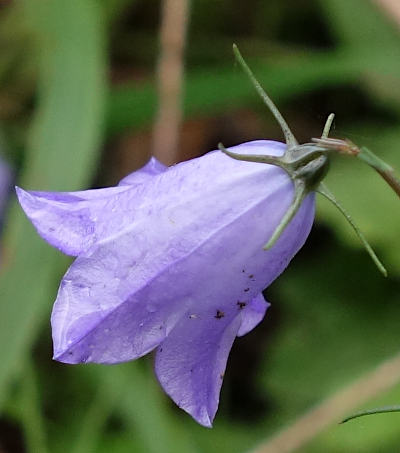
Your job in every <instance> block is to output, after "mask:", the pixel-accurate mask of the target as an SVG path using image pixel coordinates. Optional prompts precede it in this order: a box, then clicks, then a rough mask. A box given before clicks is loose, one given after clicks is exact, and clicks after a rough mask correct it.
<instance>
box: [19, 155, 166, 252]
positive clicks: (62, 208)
mask: <svg viewBox="0 0 400 453" xmlns="http://www.w3.org/2000/svg"><path fill="white" fill-rule="evenodd" d="M165 169H166V167H165V166H164V165H163V164H161V163H160V162H158V161H157V160H156V159H155V158H151V159H150V161H149V162H148V163H147V164H146V165H145V166H144V167H143V168H141V169H139V170H137V171H135V172H133V173H131V174H130V175H128V176H127V177H126V178H124V179H123V180H122V181H121V182H120V184H121V186H117V187H111V188H106V189H94V190H85V191H77V192H28V191H25V190H23V189H21V188H20V187H17V188H16V191H17V196H18V199H19V202H20V204H21V206H22V208H23V209H24V211H25V213H26V215H27V216H28V217H29V219H30V220H31V222H32V223H33V225H34V226H35V228H36V229H37V231H38V233H39V234H40V236H42V237H43V239H45V240H46V241H47V242H49V243H50V244H51V245H53V246H54V247H57V248H58V249H60V250H61V251H62V252H64V253H66V254H67V255H73V256H76V255H79V254H80V253H82V252H83V251H85V250H88V249H89V248H90V247H91V246H92V245H93V244H94V243H96V242H98V241H100V240H103V239H105V238H106V237H108V236H111V235H114V234H115V233H116V232H117V231H118V230H119V229H123V228H125V227H126V226H127V225H129V224H131V223H132V222H134V221H135V220H136V215H137V213H138V212H139V210H140V208H142V203H141V202H140V192H141V187H140V186H141V185H142V184H143V183H144V182H146V181H148V180H149V178H151V177H152V176H154V175H156V174H159V173H161V172H164V171H165Z"/></svg>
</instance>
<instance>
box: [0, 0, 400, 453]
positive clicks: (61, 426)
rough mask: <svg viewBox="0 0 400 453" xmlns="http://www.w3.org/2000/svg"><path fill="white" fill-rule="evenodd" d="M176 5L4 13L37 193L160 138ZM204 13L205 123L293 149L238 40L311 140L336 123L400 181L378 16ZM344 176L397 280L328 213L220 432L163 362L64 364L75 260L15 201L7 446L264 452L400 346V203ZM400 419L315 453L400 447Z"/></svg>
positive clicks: (257, 6)
mask: <svg viewBox="0 0 400 453" xmlns="http://www.w3.org/2000/svg"><path fill="white" fill-rule="evenodd" d="M159 6H160V5H159V2H156V1H153V0H151V1H149V0H146V1H144V0H136V1H127V0H69V1H67V2H66V1H63V0H53V1H52V2H49V1H48V2H43V1H41V0H22V1H21V2H15V3H13V2H10V3H9V4H8V6H5V7H3V8H2V9H0V23H1V26H0V48H1V49H2V52H1V53H0V121H1V125H0V127H1V133H2V135H4V139H5V142H6V145H7V146H6V149H5V154H6V155H7V157H8V158H9V160H10V161H11V162H12V163H13V164H14V166H15V168H16V172H17V174H18V184H20V185H23V186H24V187H27V188H32V189H40V190H74V189H78V188H85V187H88V186H90V185H91V184H92V183H93V181H94V180H95V178H97V179H96V180H99V181H100V182H101V178H102V177H103V176H104V175H103V174H102V172H103V173H104V172H105V173H107V168H106V169H105V170H104V166H105V164H104V162H109V161H111V162H113V156H114V152H115V149H116V148H117V147H118V143H119V141H120V140H123V138H124V137H125V136H126V135H128V134H130V135H133V136H135V134H139V133H143V131H144V132H146V131H148V130H149V129H150V128H151V124H152V120H153V118H154V114H155V109H156V102H157V98H156V91H155V85H154V80H155V73H154V70H155V62H156V58H157V49H158V43H157V29H158V22H159V10H160V8H159ZM191 6H192V10H191V26H190V31H189V38H188V43H187V73H186V81H185V93H186V94H185V99H184V114H185V118H186V119H188V120H190V121H197V122H199V124H200V123H201V122H202V121H205V120H213V121H216V122H217V123H218V121H219V120H220V119H221V118H222V119H226V118H232V117H235V116H237V117H239V118H240V117H241V115H242V114H243V113H245V112H247V111H249V110H252V111H254V112H255V113H256V115H257V118H260V119H261V120H260V122H262V124H263V128H260V130H259V134H260V137H253V138H261V137H264V138H274V139H281V137H280V135H278V134H279V132H278V130H277V129H276V128H275V129H274V127H275V126H270V123H272V121H273V120H272V118H271V115H270V114H269V113H268V112H266V110H265V109H264V107H263V106H262V104H261V103H260V101H259V99H257V97H256V95H255V94H254V92H253V89H252V87H251V86H250V85H249V83H248V81H247V80H246V78H245V77H244V76H243V75H242V73H241V72H240V71H239V70H238V68H237V67H236V66H235V65H234V63H233V58H232V55H231V44H232V42H237V43H238V45H239V46H240V47H241V50H242V53H243V54H244V55H245V56H247V59H248V62H249V64H250V65H251V66H252V68H253V70H254V72H255V73H256V74H257V76H258V78H259V80H260V82H261V83H262V84H263V85H264V87H265V88H266V89H267V91H268V92H269V94H270V95H271V97H272V98H273V99H274V100H275V101H276V102H277V103H278V105H279V106H280V108H281V111H282V112H283V113H284V114H285V113H286V115H285V116H287V118H288V121H289V123H290V124H291V125H292V128H293V130H294V132H295V134H296V135H297V136H298V138H299V139H300V140H302V141H306V140H309V139H310V137H312V136H318V135H319V134H320V133H321V130H322V126H323V123H324V119H325V117H326V115H327V114H328V113H330V112H331V111H335V113H336V115H337V117H336V118H337V120H336V130H334V131H333V132H332V135H333V136H338V137H348V138H350V139H351V140H353V141H354V142H355V143H357V144H360V145H366V146H368V147H369V148H370V149H372V150H373V151H374V152H376V154H378V155H380V156H382V157H383V158H384V159H385V160H386V161H387V162H389V163H391V164H392V165H393V166H394V167H397V168H398V169H399V170H400V151H399V149H400V127H399V121H400V95H399V93H400V92H399V90H398V86H399V82H400V33H399V31H398V28H397V29H396V26H395V24H394V23H392V22H390V20H389V19H388V18H387V17H386V16H385V15H384V14H383V12H382V11H381V10H380V9H379V8H378V6H377V5H376V3H374V2H372V1H367V0H351V1H348V0H320V1H317V0H314V1H313V0H299V1H298V2H292V1H289V0H285V1H280V0H273V1H269V2H256V1H250V0H249V1H247V2H244V3H243V4H242V5H241V6H239V5H238V3H235V4H234V2H233V1H228V0H221V1H218V2H215V1H210V0H207V1H206V0H202V1H200V0H193V1H192V5H191ZM264 128H265V129H264ZM264 131H271V132H270V134H269V133H268V132H264ZM229 134H231V135H229ZM239 134H242V135H243V139H242V141H244V140H245V139H246V138H248V134H249V133H248V132H246V131H245V130H240V132H238V133H236V134H233V133H232V132H227V131H226V128H225V129H224V128H222V130H221V135H220V136H219V135H218V136H217V137H216V139H215V144H216V143H217V141H219V140H223V141H224V143H225V144H226V145H229V144H233V142H234V141H235V140H236V141H237V140H238V139H239V138H240V137H238V135H239ZM211 136H213V137H214V136H215V133H214V135H212V134H210V137H211ZM230 140H231V142H229V141H230ZM239 141H240V140H239ZM102 144H107V146H104V148H103V149H102V147H101V145H102ZM215 144H213V145H212V146H214V147H215ZM203 151H204V152H206V151H208V149H204V150H203ZM135 152H137V153H143V154H145V151H144V150H140V149H137V150H135ZM114 165H117V164H116V163H115V161H114ZM332 167H333V168H332V171H331V173H330V175H329V178H328V185H329V186H330V188H331V189H332V190H333V191H334V192H335V194H336V195H337V197H338V198H339V199H341V200H342V202H343V204H344V205H345V206H346V207H347V209H348V210H349V212H351V213H352V215H353V217H354V218H355V220H356V221H357V222H358V223H359V225H360V227H361V228H362V229H363V230H364V232H365V234H366V236H367V237H368V238H369V239H370V241H371V243H372V245H373V246H374V247H375V248H376V250H377V253H378V254H379V255H380V256H381V258H382V259H383V261H384V262H385V264H386V265H387V267H388V269H389V275H390V276H389V279H387V280H384V279H383V278H381V276H380V275H379V274H378V272H377V271H376V270H375V269H374V267H373V265H372V263H371V262H370V261H369V259H368V257H367V255H366V253H364V252H363V251H362V249H361V248H360V244H359V242H358V240H357V238H356V237H355V235H354V234H353V233H352V231H351V230H350V229H349V227H348V226H347V224H346V222H345V221H344V219H342V218H341V217H340V215H339V214H338V212H336V211H335V210H334V209H333V208H332V207H331V206H329V205H328V203H326V202H325V201H324V200H318V208H319V212H318V223H317V226H316V228H315V231H314V233H313V234H312V235H311V237H310V239H309V241H308V243H307V245H306V246H305V247H304V249H303V250H302V251H301V253H300V254H299V255H298V256H297V257H296V258H295V260H294V261H293V263H292V264H291V266H290V268H289V269H288V270H287V271H286V272H285V274H284V275H283V276H282V277H281V278H280V279H279V280H278V281H277V282H276V283H274V285H273V286H272V287H271V288H269V289H268V290H267V296H268V298H269V299H270V300H271V301H272V302H273V306H272V308H271V309H270V312H269V314H268V316H267V318H266V319H265V321H264V323H263V324H262V325H261V326H259V328H258V329H257V330H256V331H254V332H253V333H251V334H250V335H248V336H247V337H245V338H243V339H240V340H239V341H237V342H236V344H235V346H234V349H233V352H232V355H231V358H230V363H229V364H228V368H227V373H226V378H225V383H224V386H223V391H222V395H221V408H220V412H219V415H218V416H217V419H216V422H215V427H214V428H213V429H212V430H206V429H204V428H202V427H200V426H197V425H196V424H195V423H194V422H193V421H192V420H191V419H190V418H189V417H188V416H186V415H185V414H184V413H182V412H181V411H179V410H178V409H176V408H175V407H174V406H173V404H172V403H171V402H170V401H169V400H168V399H167V398H166V396H164V395H163V394H162V392H161V390H160V389H159V388H158V386H157V383H156V379H155V378H154V377H153V376H152V371H151V365H150V361H149V360H148V359H142V360H141V361H139V362H134V363H128V364H123V365H118V366H113V367H106V366H76V367H69V366H66V365H62V364H57V363H55V362H52V361H51V360H50V357H51V344H50V332H49V328H48V317H49V313H50V310H51V303H52V301H53V299H54V296H55V293H56V290H57V285H58V281H59V278H60V276H61V275H62V273H63V272H64V270H65V269H66V265H67V264H68V262H69V260H67V259H66V258H65V257H62V256H61V254H59V253H58V252H56V251H55V250H53V249H51V248H50V247H49V246H48V245H47V244H45V243H44V242H43V241H41V239H40V238H38V237H37V235H36V234H35V232H34V231H33V228H32V227H31V225H30V224H29V223H28V221H27V220H26V219H25V218H24V216H23V214H22V213H21V211H20V209H18V207H17V206H16V203H15V200H14V199H13V200H12V201H11V203H10V209H9V212H8V215H7V219H6V223H5V228H4V235H3V239H2V242H3V254H4V263H2V269H1V275H0V298H1V299H0V319H1V329H0V357H1V362H0V407H1V409H2V415H1V418H0V449H2V451H3V450H4V451H6V452H20V451H28V452H35V453H36V452H43V453H46V452H51V453H53V452H55V453H57V452H60V453H61V452H65V451H68V452H73V453H86V452H109V451H114V452H115V453H119V452H132V451H134V452H154V453H156V452H157V453H161V452H171V453H172V452H174V453H175V452H177V453H179V452H184V453H187V452H215V451H218V452H221V453H224V452H227V453H228V452H229V453H234V452H238V453H239V452H244V451H247V450H248V449H250V448H252V447H254V446H255V445H257V443H258V442H260V441H261V440H265V439H266V438H267V437H268V436H269V435H272V434H273V433H274V432H275V431H276V430H278V429H281V428H282V427H283V426H285V425H286V424H288V423H290V422H291V421H294V420H295V419H296V417H298V416H299V415H301V414H302V413H303V412H304V411H305V410H307V409H309V408H310V407H312V406H313V405H315V404H317V403H318V401H320V400H321V399H323V398H324V397H326V396H327V395H330V394H331V393H332V392H334V391H335V390H337V389H339V388H341V387H343V386H345V385H346V384H348V383H350V382H352V381H353V380H354V379H355V378H356V377H359V376H361V375H362V374H363V373H366V372H368V370H371V369H372V368H373V367H374V366H376V365H377V364H379V363H380V362H381V361H383V360H384V359H385V358H387V357H390V356H391V355H392V354H394V353H396V352H397V351H398V350H400V347H399V346H400V341H399V333H398V319H400V312H399V302H400V300H399V299H400V296H399V295H400V291H399V281H400V280H399V279H400V255H399V250H400V234H399V230H400V228H399V227H400V209H399V205H398V200H397V199H396V197H395V195H394V194H392V193H391V192H390V190H389V189H388V187H387V186H386V185H385V184H384V183H383V182H382V181H380V180H379V178H378V176H376V175H375V174H374V173H373V172H372V171H371V170H370V169H368V168H364V167H363V166H362V165H361V164H360V163H358V162H351V161H348V160H346V159H345V158H338V159H336V160H335V161H334V162H333V165H332ZM100 168H103V170H102V171H100V170H99V169H100ZM124 171H125V172H126V171H127V169H124V168H121V169H120V172H121V173H123V172H124ZM105 179H106V177H105ZM399 392H400V388H395V389H393V390H392V391H391V392H390V394H388V395H377V398H376V400H375V401H371V402H370V404H369V405H368V406H370V407H372V406H377V405H380V404H387V403H395V402H398V401H399V398H400V393H399ZM368 406H367V407H368ZM357 409H358V408H354V410H357ZM398 423H399V417H398V416H397V415H396V414H392V415H385V416H377V417H369V418H368V420H364V419H361V420H358V421H354V422H352V423H349V424H347V425H344V426H342V425H337V426H333V427H332V428H331V429H329V430H327V432H326V433H323V434H322V435H321V436H319V437H318V438H316V439H315V440H314V441H313V442H312V443H311V444H310V445H307V446H306V447H304V448H303V449H302V450H301V451H304V452H320V451H324V452H332V453H333V452H345V451H358V452H366V453H369V452H375V451H379V452H392V451H397V449H398V442H399V435H398Z"/></svg>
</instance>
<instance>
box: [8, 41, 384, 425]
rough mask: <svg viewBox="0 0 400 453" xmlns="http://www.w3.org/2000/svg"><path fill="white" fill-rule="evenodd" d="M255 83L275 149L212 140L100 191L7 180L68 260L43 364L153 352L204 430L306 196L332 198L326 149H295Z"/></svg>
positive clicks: (305, 230)
mask: <svg viewBox="0 0 400 453" xmlns="http://www.w3.org/2000/svg"><path fill="white" fill-rule="evenodd" d="M235 52H236V55H237V57H238V59H239V61H240V62H241V64H242V66H244V68H245V69H246V71H247V72H248V73H249V75H250V76H251V77H253V76H252V74H251V71H250V70H249V69H248V67H247V65H246V64H245V63H244V61H243V59H241V56H240V54H239V53H238V51H237V49H236V50H235ZM253 78H254V77H253ZM253 81H254V80H253ZM255 83H256V87H257V89H258V90H259V92H261V94H262V96H263V98H264V100H265V101H266V102H267V104H268V105H269V107H270V108H271V110H272V111H273V112H274V114H275V116H276V117H277V118H278V120H279V122H280V124H281V126H282V129H283V131H284V134H285V137H286V144H284V143H279V142H273V141H268V140H259V141H253V142H248V143H243V144H241V145H238V146H236V147H232V148H230V149H225V148H224V147H223V145H220V150H221V151H223V152H220V151H213V152H210V153H208V154H206V155H204V156H202V157H200V158H197V159H192V160H190V161H187V162H182V163H180V164H178V165H175V166H173V167H170V168H167V167H165V166H164V165H162V164H161V163H159V162H157V161H156V160H155V159H154V158H153V159H151V160H150V161H149V162H148V164H147V165H145V167H143V168H142V169H140V170H138V171H137V172H134V173H132V174H131V175H128V176H127V177H126V178H124V179H123V180H122V181H121V182H120V184H119V185H118V186H116V187H111V188H106V189H97V190H87V191H81V192H64V193H54V192H27V191H24V190H22V189H20V188H17V194H18V198H19V201H20V204H21V206H22V208H23V209H24V211H25V213H26V214H27V216H28V217H29V219H30V220H31V221H32V223H33V224H34V226H35V228H36V229H37V231H38V233H39V234H40V235H41V236H42V237H43V238H44V239H45V240H46V241H48V242H49V243H50V244H52V245H53V246H55V247H57V248H59V249H60V250H61V251H63V252H64V253H66V254H70V255H73V256H76V257H77V258H76V260H75V261H74V263H73V264H72V265H71V267H70V268H69V269H68V271H67V272H66V274H65V275H64V277H63V279H62V281H61V284H60V287H59V290H58V294H57V299H56V302H55V304H54V308H53V313H52V317H51V323H52V332H53V342H54V358H55V359H56V360H59V361H61V362H65V363H71V364H77V363H86V362H97V363H106V364H111V363H118V362H123V361H127V360H134V359H137V358H139V357H141V356H143V355H145V354H147V353H149V352H151V351H153V350H155V351H156V358H155V371H156V374H157V377H158V379H159V381H160V384H161V386H162V387H163V389H164V390H165V391H166V393H167V394H168V395H169V396H170V397H171V398H172V399H173V400H174V401H175V402H176V404H177V405H178V406H179V407H181V408H182V409H184V410H185V411H186V412H188V413H189V414H190V415H191V416H192V417H193V418H194V419H195V420H196V421H197V422H198V423H200V424H202V425H204V426H208V427H210V426H211V425H212V421H213V419H214V416H215V413H216V411H217V408H218V402H219V392H220V388H221V385H222V380H223V376H224V372H225V367H226V362H227V359H228V355H229V352H230V349H231V346H232V343H233V341H234V339H235V338H236V336H242V335H245V334H246V333H248V332H249V331H251V330H252V329H253V328H254V327H255V326H256V325H257V324H258V323H259V322H260V321H261V320H262V319H263V317H264V315H265V312H266V310H267V308H268V306H269V303H268V302H267V301H266V300H265V299H264V296H263V294H262V291H263V290H264V289H265V288H266V287H267V286H268V285H269V284H270V283H271V282H272V281H274V280H275V279H276V278H277V277H278V276H279V275H280V274H281V273H282V272H283V270H284V269H285V268H286V267H287V265H288V264H289V262H290V260H291V259H292V258H293V256H294V255H295V254H296V253H297V251H298V250H299V249H300V248H301V247H302V245H303V244H304V242H305V240H306V238H307V236H308V234H309V232H310V229H311V226H312V223H313V220H314V210H315V196H314V192H315V191H319V192H321V193H324V194H325V195H326V196H328V198H330V199H332V200H333V198H332V195H331V194H330V193H329V192H328V191H327V190H326V189H325V188H324V187H323V186H322V185H321V184H322V183H321V181H322V179H323V177H324V176H325V174H326V171H327V169H328V164H329V153H330V152H332V148H330V147H329V146H328V145H327V144H326V142H324V143H309V144H305V145H299V144H298V143H297V141H296V139H295V138H294V136H293V134H292V133H291V131H290V129H289V127H288V126H287V124H286V122H285V121H284V120H283V118H282V117H281V115H280V114H279V112H278V111H277V109H276V108H275V106H274V105H273V104H272V102H271V101H270V100H269V98H268V97H267V95H266V94H265V93H264V92H263V90H262V88H261V87H260V86H259V85H258V84H257V82H255ZM260 90H261V91H260ZM332 119H333V117H332V116H331V117H330V118H329V119H328V123H327V126H326V128H325V132H324V134H323V135H322V139H323V140H327V134H328V130H329V127H330V124H331V122H332ZM357 231H358V230H357ZM358 234H359V235H360V234H361V233H359V232H358ZM361 238H362V239H363V236H362V235H361ZM368 247H369V246H368ZM369 252H370V254H371V256H372V257H373V258H374V260H375V261H376V262H378V263H379V261H378V260H377V258H376V256H375V255H374V253H373V252H372V250H371V249H369ZM379 265H380V264H379ZM380 266H381V265H380ZM382 268H383V267H382Z"/></svg>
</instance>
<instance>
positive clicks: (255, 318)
mask: <svg viewBox="0 0 400 453" xmlns="http://www.w3.org/2000/svg"><path fill="white" fill-rule="evenodd" d="M244 303H245V302H239V307H240V308H241V307H243V316H242V323H241V325H240V328H239V332H238V334H237V335H238V337H242V336H243V335H246V334H247V333H249V332H250V331H251V330H253V329H254V327H256V326H257V325H258V324H259V323H260V322H261V321H262V320H263V319H264V316H265V312H266V311H267V309H268V308H269V306H270V305H271V304H270V303H269V302H267V301H266V300H265V299H264V296H263V295H262V293H260V294H258V295H257V296H256V297H254V299H252V300H251V301H250V302H249V303H248V304H246V305H244V306H243V304H244Z"/></svg>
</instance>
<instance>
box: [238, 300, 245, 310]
mask: <svg viewBox="0 0 400 453" xmlns="http://www.w3.org/2000/svg"><path fill="white" fill-rule="evenodd" d="M236 305H237V306H238V307H239V309H240V310H243V308H244V307H245V306H246V305H247V303H246V302H240V300H238V301H237V302H236Z"/></svg>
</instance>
